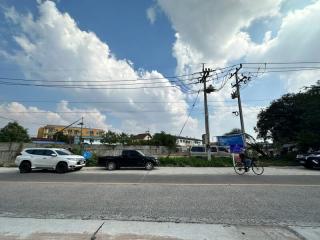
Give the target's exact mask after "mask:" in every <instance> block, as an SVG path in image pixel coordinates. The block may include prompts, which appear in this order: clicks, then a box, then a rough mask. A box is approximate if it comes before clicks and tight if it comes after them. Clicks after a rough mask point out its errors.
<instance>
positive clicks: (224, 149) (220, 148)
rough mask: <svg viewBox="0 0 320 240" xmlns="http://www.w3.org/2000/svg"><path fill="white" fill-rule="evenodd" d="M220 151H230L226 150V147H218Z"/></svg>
mask: <svg viewBox="0 0 320 240" xmlns="http://www.w3.org/2000/svg"><path fill="white" fill-rule="evenodd" d="M218 150H219V151H220V152H228V150H227V149H226V148H224V147H218Z"/></svg>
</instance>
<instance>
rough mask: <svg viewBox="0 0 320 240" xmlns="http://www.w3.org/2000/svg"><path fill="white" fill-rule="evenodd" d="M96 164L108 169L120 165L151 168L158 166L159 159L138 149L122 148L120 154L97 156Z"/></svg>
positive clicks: (113, 168)
mask: <svg viewBox="0 0 320 240" xmlns="http://www.w3.org/2000/svg"><path fill="white" fill-rule="evenodd" d="M98 165H99V166H103V167H106V168H107V169H108V170H115V169H120V168H121V167H144V168H145V169H147V170H152V169H153V167H154V166H159V160H158V159H157V158H155V157H149V156H145V155H144V154H143V153H142V152H141V151H138V150H123V151H122V154H121V155H120V156H104V157H99V158H98Z"/></svg>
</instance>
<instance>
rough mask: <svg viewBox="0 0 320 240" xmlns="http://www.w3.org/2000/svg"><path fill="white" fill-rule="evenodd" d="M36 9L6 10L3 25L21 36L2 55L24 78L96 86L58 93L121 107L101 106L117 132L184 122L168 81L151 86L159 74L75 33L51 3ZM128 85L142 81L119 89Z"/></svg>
mask: <svg viewBox="0 0 320 240" xmlns="http://www.w3.org/2000/svg"><path fill="white" fill-rule="evenodd" d="M38 8H39V16H38V17H35V16H33V15H31V14H27V15H22V14H20V13H18V12H17V11H16V10H14V8H10V9H9V10H8V12H7V14H6V17H7V19H8V20H9V21H11V23H12V24H16V27H17V28H19V29H20V34H18V35H14V36H12V38H13V39H14V41H15V42H16V43H17V44H18V46H19V49H16V50H15V51H14V52H13V53H12V52H7V51H4V50H2V51H1V52H2V56H3V57H5V58H7V59H9V60H10V61H12V62H14V63H16V64H18V65H19V66H20V67H21V69H22V71H23V72H24V74H25V76H26V77H29V78H35V79H45V80H47V81H49V82H50V81H54V80H63V81H64V84H66V85H69V86H72V85H74V84H77V85H80V86H81V87H88V86H92V85H98V87H97V88H99V89H94V90H92V89H91V90H84V89H59V90H58V91H59V92H60V93H61V92H64V93H65V94H68V96H73V97H77V98H80V99H86V98H88V96H91V98H93V99H95V100H100V101H105V102H112V101H121V102H122V104H111V103H110V104H106V106H105V108H106V109H107V110H108V113H105V114H104V115H106V114H107V115H108V116H112V117H113V118H116V119H118V121H117V123H116V124H117V126H116V127H118V128H120V129H121V130H123V131H129V132H131V133H136V132H137V131H142V130H143V131H146V130H150V131H152V132H156V131H161V130H164V131H167V132H171V133H173V134H175V133H177V132H178V131H179V130H178V129H179V128H180V127H181V126H182V125H183V122H184V121H185V119H186V117H187V112H188V104H187V102H186V97H185V95H184V94H183V92H182V91H181V90H180V89H179V88H178V87H174V86H175V85H174V84H173V83H171V82H170V81H169V80H168V79H161V80H157V81H158V82H159V81H161V83H159V84H156V83H154V82H155V81H156V80H153V79H154V78H163V76H162V75H161V74H160V73H159V72H157V71H151V72H147V71H143V70H141V71H135V69H134V68H133V65H132V63H131V62H130V61H129V60H126V59H117V58H116V57H115V55H114V54H113V53H112V51H111V50H110V48H109V46H108V45H107V43H105V42H103V41H101V40H100V39H99V38H98V37H97V36H96V35H95V34H94V33H93V32H87V31H83V30H81V29H79V27H78V26H77V24H76V22H75V21H74V19H73V18H72V17H71V16H70V15H69V14H68V13H61V12H60V11H59V10H58V9H57V8H56V6H55V3H54V2H52V1H45V2H43V3H41V4H39V7H38ZM50 69H51V70H50ZM141 78H142V79H141ZM132 79H141V80H136V81H134V82H132V83H133V84H135V85H134V86H133V87H136V89H127V88H132V86H129V85H123V84H128V81H125V80H132ZM146 79H150V80H146ZM94 81H102V83H101V82H99V83H97V82H94ZM157 86H159V88H150V87H157ZM161 86H166V87H161ZM142 87H145V88H142ZM58 91H57V92H58ZM51 94H52V92H51ZM137 100H138V101H137ZM139 100H140V101H141V100H142V101H143V102H139ZM168 102H170V103H168ZM88 104H89V103H88ZM88 104H87V105H88ZM92 117H93V118H94V119H95V118H96V117H98V116H92ZM100 120H101V121H102V122H104V124H107V123H106V122H105V120H106V119H105V118H102V117H101V116H100ZM107 125H109V123H108V124H107ZM93 126H95V124H93ZM189 126H190V128H189V133H188V134H189V135H191V136H197V135H199V134H198V131H197V130H196V129H197V128H198V126H197V120H196V119H191V120H190V122H189Z"/></svg>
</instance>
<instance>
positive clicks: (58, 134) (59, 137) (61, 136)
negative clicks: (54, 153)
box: [53, 132, 71, 143]
mask: <svg viewBox="0 0 320 240" xmlns="http://www.w3.org/2000/svg"><path fill="white" fill-rule="evenodd" d="M53 139H54V140H56V141H58V142H65V143H69V142H70V140H71V139H70V138H69V137H68V136H66V135H64V134H63V132H56V133H55V134H54V135H53Z"/></svg>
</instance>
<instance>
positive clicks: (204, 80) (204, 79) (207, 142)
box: [200, 64, 214, 161]
mask: <svg viewBox="0 0 320 240" xmlns="http://www.w3.org/2000/svg"><path fill="white" fill-rule="evenodd" d="M210 72H212V70H211V69H209V68H208V69H207V68H206V69H205V68H204V64H203V65H202V78H201V79H200V83H201V82H202V83H203V97H204V116H205V130H206V136H205V145H206V151H207V158H208V161H210V160H211V148H210V130H209V113H208V103H207V93H211V92H213V91H214V89H213V87H212V85H210V86H209V88H207V77H208V76H209V74H210Z"/></svg>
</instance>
